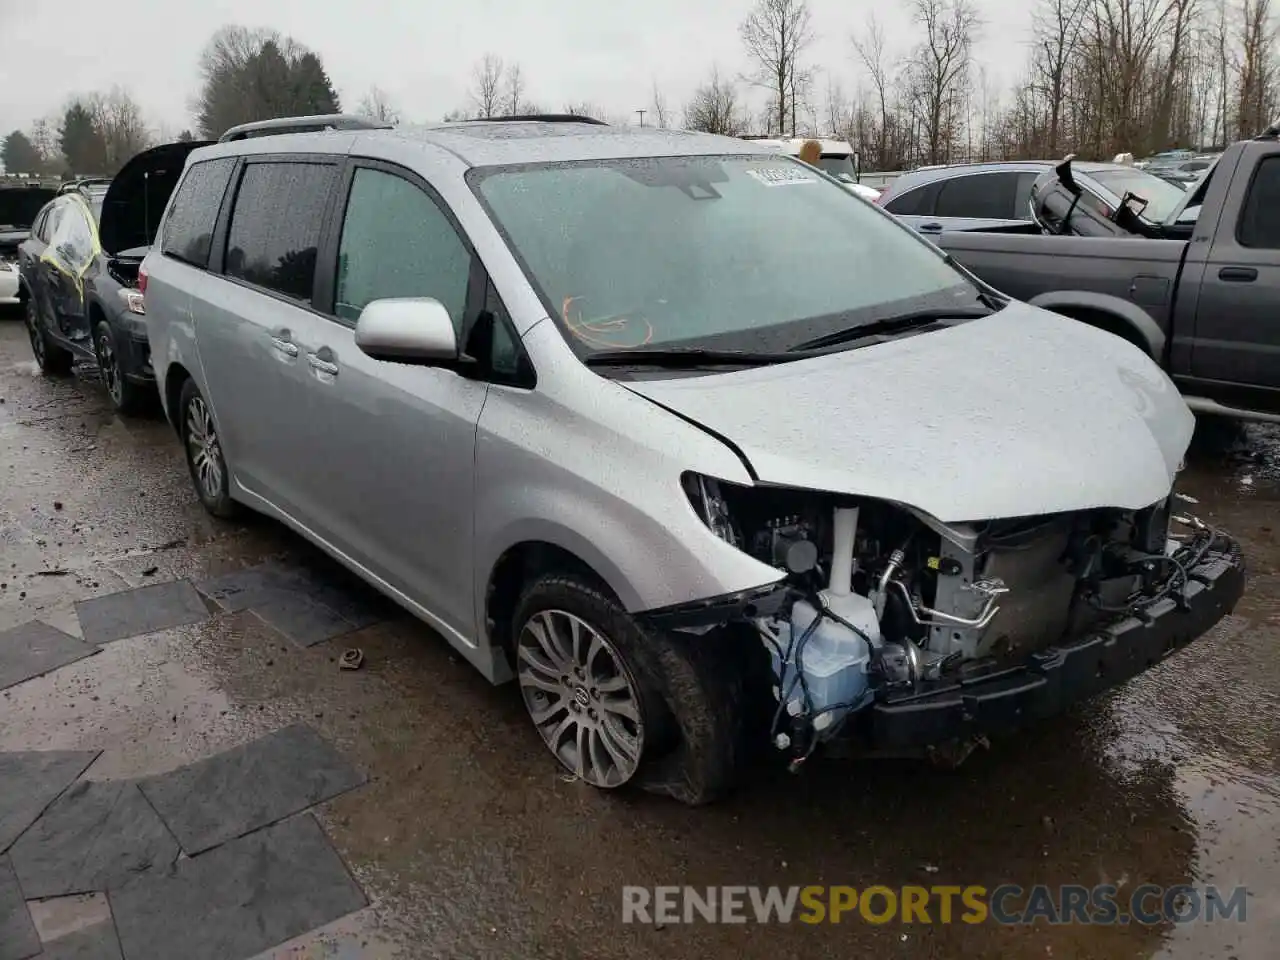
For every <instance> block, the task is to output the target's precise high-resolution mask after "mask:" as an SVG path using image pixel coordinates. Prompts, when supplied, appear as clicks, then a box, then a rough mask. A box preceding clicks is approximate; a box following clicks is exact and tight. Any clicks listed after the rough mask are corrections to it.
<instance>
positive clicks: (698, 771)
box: [512, 574, 746, 805]
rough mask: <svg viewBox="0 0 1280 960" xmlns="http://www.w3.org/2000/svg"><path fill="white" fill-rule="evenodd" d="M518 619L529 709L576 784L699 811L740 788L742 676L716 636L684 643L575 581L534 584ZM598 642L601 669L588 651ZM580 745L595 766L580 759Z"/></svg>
mask: <svg viewBox="0 0 1280 960" xmlns="http://www.w3.org/2000/svg"><path fill="white" fill-rule="evenodd" d="M548 620H550V621H551V622H552V623H554V624H556V625H557V626H558V627H559V628H560V629H559V634H560V636H559V644H558V645H557V644H556V643H555V641H554V640H553V641H552V642H551V643H547V642H544V639H545V638H546V637H547V635H548V630H547V626H546V624H547V622H548ZM512 622H513V624H514V625H515V634H514V638H513V639H514V654H515V661H516V662H515V667H516V675H517V679H518V681H519V683H520V689H521V694H522V696H523V698H524V701H525V706H526V708H528V710H529V713H530V716H531V718H532V719H533V720H534V725H535V727H537V728H538V731H539V733H540V734H541V735H542V738H543V741H544V743H546V744H547V746H548V748H549V749H550V750H551V751H552V753H553V755H555V756H556V758H557V759H558V760H559V761H560V763H561V764H562V765H563V766H565V768H566V769H568V770H569V771H570V772H572V773H574V774H575V775H576V776H578V777H579V779H582V780H584V781H586V782H587V783H590V784H591V785H592V786H596V787H600V788H603V789H613V788H616V787H621V786H623V785H625V784H628V783H635V784H637V785H639V786H640V787H642V788H643V789H645V790H648V791H650V792H654V793H662V794H666V795H668V796H671V797H674V798H675V799H677V800H679V801H681V802H682V803H686V804H691V805H695V804H703V803H708V802H710V801H712V800H715V799H717V798H719V797H720V796H722V795H724V794H725V793H727V792H729V791H730V790H731V789H732V787H733V786H734V785H735V783H736V780H737V775H738V772H739V770H740V768H741V766H742V762H743V745H744V737H743V731H744V728H745V717H746V715H745V712H744V700H745V697H744V695H743V694H744V690H745V687H744V684H743V677H744V671H743V670H742V669H741V668H742V663H741V662H740V661H738V662H734V661H730V660H727V659H726V658H725V657H723V656H722V655H721V652H722V650H723V647H722V646H721V644H720V643H719V642H718V641H717V639H716V638H715V637H714V636H713V635H707V636H704V637H693V638H691V639H690V641H687V642H686V641H685V640H683V639H682V638H678V637H675V636H671V635H668V634H665V633H662V632H661V631H656V630H651V629H647V628H645V627H642V626H641V625H640V624H639V623H638V622H637V621H636V620H635V619H634V618H633V617H632V616H631V615H630V614H628V613H627V612H626V611H625V610H624V609H623V608H622V606H621V605H620V604H619V603H618V601H617V600H615V599H614V598H613V597H611V596H609V595H608V594H607V593H606V592H605V591H604V590H602V589H601V588H600V587H599V586H597V585H596V584H594V583H592V582H590V581H589V580H587V579H585V578H583V577H580V576H577V575H573V574H550V575H547V576H544V577H541V578H539V579H537V580H535V581H534V582H533V583H531V584H530V585H529V586H528V587H527V588H526V589H525V591H524V594H523V595H522V596H521V598H520V601H519V603H518V604H517V605H516V611H515V615H514V617H513V618H512ZM574 622H576V623H577V624H578V637H579V641H580V643H579V646H578V647H577V648H576V649H574V648H573V644H572V624H573V623H574ZM597 638H598V640H599V642H598V643H595V650H596V654H595V658H594V660H593V657H592V656H591V655H589V654H588V653H587V651H588V650H589V649H590V648H591V647H592V643H593V641H595V640H597ZM557 653H558V654H559V655H557ZM602 664H603V665H604V669H603V670H601V669H599V667H600V665H602ZM593 668H596V669H595V671H593ZM613 697H617V698H618V699H619V700H620V701H621V702H622V703H623V706H622V708H621V709H620V710H618V711H617V712H615V711H614V710H613V709H611V707H610V705H609V704H608V703H602V702H601V701H602V700H604V699H606V698H613ZM575 704H576V706H577V709H576V710H575V706H574V705H575ZM615 706H616V705H615ZM592 710H595V711H596V713H595V715H594V716H593V715H592V713H591V712H590V711H592ZM632 717H633V718H632ZM615 718H620V720H619V721H618V722H615ZM605 724H607V725H608V727H609V729H604V730H601V729H600V728H601V726H603V725H605ZM582 730H585V731H586V732H585V733H580V732H579V731H582ZM593 730H594V731H595V733H594V734H593V732H592V731H593ZM613 734H621V735H620V736H617V737H614V736H612V735H613ZM582 747H585V749H586V750H587V752H588V754H589V755H590V756H589V759H588V762H579V757H580V756H581V753H580V748H582ZM615 751H616V752H617V753H618V754H621V757H620V758H619V757H618V756H614V755H613V754H614V753H615ZM633 755H634V756H633ZM593 766H594V769H593Z"/></svg>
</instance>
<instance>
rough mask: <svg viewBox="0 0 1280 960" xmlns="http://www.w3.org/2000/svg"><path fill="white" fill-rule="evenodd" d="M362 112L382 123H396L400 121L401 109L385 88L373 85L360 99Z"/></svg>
mask: <svg viewBox="0 0 1280 960" xmlns="http://www.w3.org/2000/svg"><path fill="white" fill-rule="evenodd" d="M360 112H361V113H363V114H364V115H365V116H366V117H369V118H370V119H372V120H378V121H381V122H382V123H391V124H396V123H399V122H400V111H399V110H397V109H396V107H395V104H393V103H392V102H391V97H390V96H389V95H388V94H387V92H386V91H385V90H383V89H382V88H381V87H378V86H372V87H370V88H369V90H368V92H367V93H365V95H364V97H362V98H361V100H360Z"/></svg>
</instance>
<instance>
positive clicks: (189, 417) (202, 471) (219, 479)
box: [178, 379, 240, 520]
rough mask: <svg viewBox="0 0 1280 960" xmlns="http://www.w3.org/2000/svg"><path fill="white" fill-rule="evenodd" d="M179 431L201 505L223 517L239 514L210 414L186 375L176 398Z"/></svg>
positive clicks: (195, 387) (206, 405)
mask: <svg viewBox="0 0 1280 960" xmlns="http://www.w3.org/2000/svg"><path fill="white" fill-rule="evenodd" d="M178 434H179V436H180V437H181V438H182V449H183V452H184V453H185V454H186V458H187V469H188V470H189V471H190V472H191V482H192V484H193V485H194V486H195V488H196V496H198V497H199V498H200V502H201V503H202V504H204V508H205V509H206V510H208V511H209V512H210V513H211V514H213V515H214V516H215V517H218V518H220V519H223V520H231V519H234V518H235V517H237V516H239V514H240V505H239V504H238V503H236V502H235V501H234V500H232V499H231V483H230V478H229V475H228V473H227V461H226V458H225V457H224V456H223V453H222V443H221V441H220V440H219V439H218V433H217V428H216V427H215V425H214V422H213V414H212V413H211V412H210V410H209V405H208V403H207V402H206V401H205V399H204V397H203V396H201V395H200V389H199V388H198V387H197V386H196V382H195V381H194V380H190V379H188V380H187V381H186V382H184V383H183V384H182V392H181V394H180V395H179V398H178Z"/></svg>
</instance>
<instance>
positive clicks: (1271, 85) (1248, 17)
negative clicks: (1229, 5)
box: [1236, 0, 1276, 139]
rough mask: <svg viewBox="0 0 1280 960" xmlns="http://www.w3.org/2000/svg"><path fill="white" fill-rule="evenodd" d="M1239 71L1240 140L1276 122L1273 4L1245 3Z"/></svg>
mask: <svg viewBox="0 0 1280 960" xmlns="http://www.w3.org/2000/svg"><path fill="white" fill-rule="evenodd" d="M1239 42H1240V61H1239V67H1238V68H1237V71H1236V136H1237V137H1239V138H1241V139H1243V138H1245V137H1253V136H1257V135H1258V134H1259V133H1261V132H1262V131H1263V129H1264V128H1266V127H1268V126H1270V125H1271V121H1272V120H1273V119H1275V118H1274V117H1273V116H1272V115H1271V114H1272V112H1273V110H1274V108H1275V100H1276V57H1275V45H1276V25H1275V20H1274V18H1273V17H1272V13H1271V0H1242V2H1241V4H1240V35H1239Z"/></svg>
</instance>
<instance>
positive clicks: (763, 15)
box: [739, 0, 813, 137]
mask: <svg viewBox="0 0 1280 960" xmlns="http://www.w3.org/2000/svg"><path fill="white" fill-rule="evenodd" d="M739 33H740V34H741V36H742V43H743V45H744V46H745V47H746V49H747V55H748V56H749V57H750V58H751V60H752V61H753V63H754V65H755V74H754V80H755V82H756V83H757V84H758V85H760V86H762V87H764V88H765V89H767V90H768V91H769V96H770V99H771V103H772V105H773V116H774V117H775V118H776V119H777V121H778V132H779V133H785V132H786V131H787V128H788V125H789V126H790V129H791V135H792V136H793V137H794V136H795V135H796V103H797V101H798V98H799V96H800V94H801V93H802V92H803V91H804V88H805V87H806V84H807V82H808V80H809V79H810V77H809V75H808V73H807V72H806V71H805V70H803V69H802V68H801V67H800V57H801V55H802V54H803V53H804V51H805V49H806V48H807V47H808V46H809V44H810V43H811V42H812V40H813V27H812V23H811V20H810V16H809V7H808V4H807V3H806V2H805V0H756V5H755V8H754V9H753V10H752V11H751V13H750V14H748V15H747V19H746V20H744V21H743V22H742V25H741V27H740V28H739ZM788 122H789V123H788ZM772 125H773V124H772V123H770V126H771V127H772Z"/></svg>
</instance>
